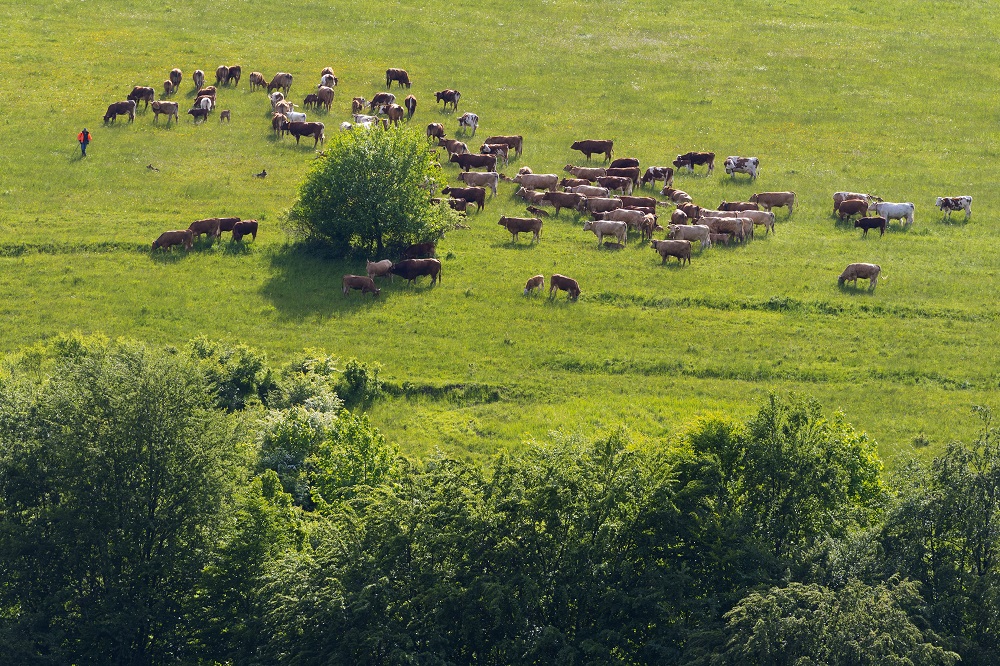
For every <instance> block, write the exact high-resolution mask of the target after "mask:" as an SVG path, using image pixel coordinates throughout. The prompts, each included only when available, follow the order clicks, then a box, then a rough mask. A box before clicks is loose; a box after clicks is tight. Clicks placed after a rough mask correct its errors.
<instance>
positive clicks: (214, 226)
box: [188, 217, 222, 238]
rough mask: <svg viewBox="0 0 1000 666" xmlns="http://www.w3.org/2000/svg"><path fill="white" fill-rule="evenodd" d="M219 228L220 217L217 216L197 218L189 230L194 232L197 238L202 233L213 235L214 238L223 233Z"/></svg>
mask: <svg viewBox="0 0 1000 666" xmlns="http://www.w3.org/2000/svg"><path fill="white" fill-rule="evenodd" d="M219 229H220V225H219V218H217V217H210V218H207V219H204V220H195V221H194V222H192V223H191V226H189V227H188V230H189V231H191V233H192V234H194V237H195V238H201V235H202V234H205V235H207V236H211V237H212V238H218V237H219V236H221V235H222V232H221V231H220V230H219Z"/></svg>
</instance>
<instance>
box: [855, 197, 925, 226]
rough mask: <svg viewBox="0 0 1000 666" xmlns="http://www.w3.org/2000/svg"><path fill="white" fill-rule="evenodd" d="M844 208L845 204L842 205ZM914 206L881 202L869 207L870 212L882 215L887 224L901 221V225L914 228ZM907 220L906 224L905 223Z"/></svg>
mask: <svg viewBox="0 0 1000 666" xmlns="http://www.w3.org/2000/svg"><path fill="white" fill-rule="evenodd" d="M841 208H843V204H841ZM913 210H914V207H913V204H912V203H909V202H907V203H890V202H888V201H879V202H876V203H872V204H869V205H868V212H869V213H875V214H876V215H881V216H882V217H884V218H885V219H886V221H887V222H892V221H893V220H899V221H900V224H906V225H909V226H913ZM904 220H905V222H904Z"/></svg>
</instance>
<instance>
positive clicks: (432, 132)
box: [427, 123, 444, 139]
mask: <svg viewBox="0 0 1000 666" xmlns="http://www.w3.org/2000/svg"><path fill="white" fill-rule="evenodd" d="M427 138H428V139H432V138H437V139H443V138H444V125H442V124H441V123H431V124H429V125H428V126H427Z"/></svg>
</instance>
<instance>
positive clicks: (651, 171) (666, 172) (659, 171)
mask: <svg viewBox="0 0 1000 666" xmlns="http://www.w3.org/2000/svg"><path fill="white" fill-rule="evenodd" d="M658 180H662V181H663V186H664V187H668V186H670V185H673V184H674V170H673V168H672V167H662V166H653V167H649V168H648V169H646V173H644V174H643V176H642V180H641V181H640V184H641V185H646V184H648V183H652V184H653V187H656V181H658Z"/></svg>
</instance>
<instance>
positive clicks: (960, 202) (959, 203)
mask: <svg viewBox="0 0 1000 666" xmlns="http://www.w3.org/2000/svg"><path fill="white" fill-rule="evenodd" d="M934 205H935V206H937V207H938V208H940V209H941V212H942V213H947V215H948V219H949V220H950V219H951V214H952V212H953V211H956V210H964V211H965V221H966V222H968V221H969V218H970V217H972V197H970V196H964V197H938V198H937V201H936V202H935V203H934Z"/></svg>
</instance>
